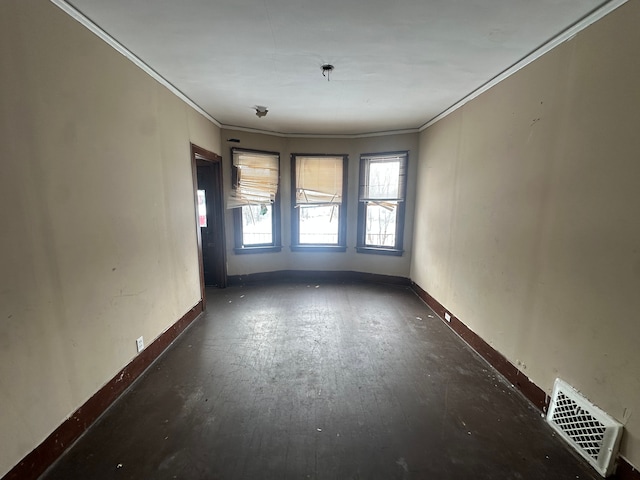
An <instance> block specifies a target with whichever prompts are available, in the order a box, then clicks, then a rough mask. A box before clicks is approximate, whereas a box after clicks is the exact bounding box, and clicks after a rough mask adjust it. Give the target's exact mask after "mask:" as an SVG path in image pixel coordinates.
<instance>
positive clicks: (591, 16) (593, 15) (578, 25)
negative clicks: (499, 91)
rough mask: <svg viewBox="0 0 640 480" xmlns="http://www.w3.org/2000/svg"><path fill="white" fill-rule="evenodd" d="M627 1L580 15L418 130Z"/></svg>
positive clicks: (617, 0)
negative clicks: (573, 21)
mask: <svg viewBox="0 0 640 480" xmlns="http://www.w3.org/2000/svg"><path fill="white" fill-rule="evenodd" d="M628 1H629V0H609V1H606V2H605V3H603V4H602V5H600V6H599V7H596V8H595V9H594V10H592V11H591V12H589V13H588V14H586V15H585V16H584V17H582V18H581V19H580V20H578V21H577V22H575V23H574V24H573V25H571V26H570V27H568V28H567V29H566V30H563V31H562V32H560V33H559V34H558V35H556V36H555V37H553V38H551V39H550V40H548V41H547V42H545V43H543V44H542V45H541V46H539V47H538V48H536V49H535V50H533V51H532V52H531V53H529V54H528V55H526V56H525V57H523V58H522V59H520V60H519V61H518V62H516V63H514V64H513V65H511V66H510V67H509V68H507V69H506V70H504V71H502V72H501V73H499V74H498V75H496V76H495V77H493V78H492V79H491V80H489V81H488V82H486V83H484V84H483V85H481V86H480V87H478V88H477V89H476V90H474V91H473V92H471V93H469V94H468V95H466V96H465V97H463V98H462V99H461V100H459V101H458V102H456V103H454V104H453V105H451V106H450V107H449V108H447V109H446V110H444V111H443V112H442V113H439V114H438V115H436V116H435V117H433V118H432V119H431V120H429V121H427V122H426V123H425V124H424V125H422V126H421V127H420V128H419V129H418V131H420V132H422V131H424V130H425V129H427V128H429V127H430V126H431V125H433V124H434V123H436V122H438V121H440V120H442V119H443V118H445V117H446V116H447V115H449V114H450V113H453V112H455V111H456V110H457V109H459V108H460V107H462V106H463V105H465V104H466V103H468V102H470V101H471V100H473V99H474V98H476V97H478V96H480V95H481V94H483V93H484V92H486V91H487V90H489V89H490V88H492V87H494V86H495V85H497V84H498V83H500V82H502V81H503V80H504V79H506V78H508V77H510V76H511V75H513V74H514V73H516V72H517V71H518V70H521V69H522V68H524V67H526V66H527V65H529V64H530V63H532V62H534V61H535V60H537V59H538V58H540V57H541V56H543V55H544V54H545V53H547V52H549V51H551V50H553V49H554V48H555V47H557V46H558V45H560V44H562V43H564V42H566V41H568V40H571V39H572V38H573V37H575V36H576V35H577V34H578V33H579V32H581V31H582V30H584V29H585V28H587V27H588V26H589V25H592V24H594V23H595V22H597V21H598V20H600V19H601V18H603V17H604V16H606V15H608V14H609V13H611V12H613V11H614V10H615V9H616V8H618V7H620V6H622V5H624V4H625V3H627V2H628Z"/></svg>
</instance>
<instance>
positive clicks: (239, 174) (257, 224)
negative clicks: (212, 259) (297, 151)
mask: <svg viewBox="0 0 640 480" xmlns="http://www.w3.org/2000/svg"><path fill="white" fill-rule="evenodd" d="M231 161H232V181H233V190H232V192H231V195H230V196H229V200H228V202H227V208H233V209H234V210H235V211H234V230H235V250H234V251H235V252H236V253H259V252H278V251H280V249H281V246H280V195H279V194H278V180H279V166H280V156H279V155H278V154H277V153H271V152H261V151H254V150H240V149H236V148H233V149H231Z"/></svg>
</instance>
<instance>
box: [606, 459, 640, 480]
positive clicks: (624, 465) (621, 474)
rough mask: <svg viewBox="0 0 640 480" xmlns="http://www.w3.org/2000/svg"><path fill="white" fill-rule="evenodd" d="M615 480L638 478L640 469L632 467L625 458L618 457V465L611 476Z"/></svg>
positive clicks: (639, 478)
mask: <svg viewBox="0 0 640 480" xmlns="http://www.w3.org/2000/svg"><path fill="white" fill-rule="evenodd" d="M609 478H612V479H616V480H640V470H638V469H636V468H634V466H633V465H631V464H630V463H629V462H628V461H627V460H626V459H625V458H622V457H618V466H617V468H616V473H615V474H614V475H613V477H609Z"/></svg>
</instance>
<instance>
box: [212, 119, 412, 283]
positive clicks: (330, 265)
mask: <svg viewBox="0 0 640 480" xmlns="http://www.w3.org/2000/svg"><path fill="white" fill-rule="evenodd" d="M229 138H236V139H239V140H240V143H231V142H227V140H228V139H229ZM222 143H223V145H224V147H223V156H224V160H223V161H224V164H223V165H224V168H225V178H224V185H225V195H228V194H229V190H230V189H231V178H230V166H231V159H230V151H231V148H232V147H237V148H250V149H256V150H268V151H274V152H279V153H280V166H281V172H280V177H281V182H280V189H281V190H280V195H281V211H282V218H281V220H282V222H281V223H282V246H283V248H282V251H281V252H279V253H260V254H243V255H236V254H234V252H233V246H234V238H233V218H232V217H233V215H232V213H231V211H230V210H229V211H227V221H226V224H227V228H226V234H227V264H228V273H229V275H245V274H249V273H256V272H270V271H278V270H347V271H357V272H367V273H378V274H382V275H396V276H400V277H408V276H409V268H410V262H411V251H412V232H413V207H414V202H413V198H414V196H415V172H416V169H417V161H418V134H416V133H413V134H403V135H386V136H379V137H364V138H283V137H277V136H274V135H262V134H255V133H247V132H242V131H233V130H224V129H223V130H222ZM395 150H409V181H408V184H407V208H406V221H405V229H404V231H405V233H404V250H405V253H404V255H403V256H402V257H393V256H386V255H371V254H363V253H357V252H356V250H355V246H356V237H357V218H358V169H359V163H360V155H361V154H363V153H374V152H389V151H395ZM292 153H334V154H348V155H349V172H348V175H349V179H348V196H347V251H346V252H345V253H319V252H318V253H309V252H292V251H291V249H290V246H291V228H290V227H291V160H290V155H291V154H292Z"/></svg>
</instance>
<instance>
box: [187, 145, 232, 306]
mask: <svg viewBox="0 0 640 480" xmlns="http://www.w3.org/2000/svg"><path fill="white" fill-rule="evenodd" d="M191 168H192V171H193V180H194V190H195V191H194V196H195V201H196V212H197V230H198V258H199V262H200V289H201V294H202V300H203V302H204V301H205V286H206V287H218V288H225V287H226V286H227V268H226V266H227V262H226V248H225V234H224V202H223V194H222V157H220V156H219V155H216V154H215V153H213V152H210V151H208V150H205V149H204V148H201V147H198V146H197V145H193V144H191Z"/></svg>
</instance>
